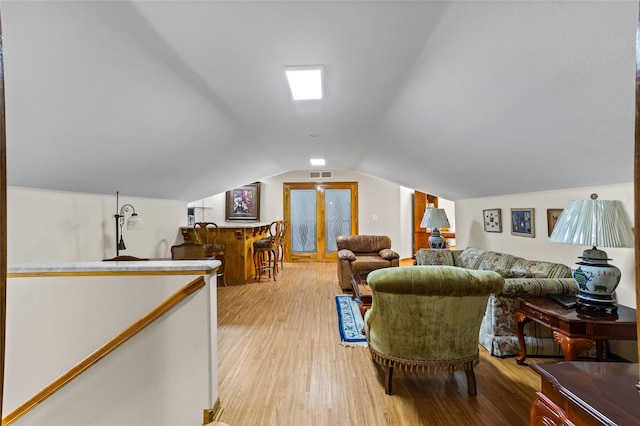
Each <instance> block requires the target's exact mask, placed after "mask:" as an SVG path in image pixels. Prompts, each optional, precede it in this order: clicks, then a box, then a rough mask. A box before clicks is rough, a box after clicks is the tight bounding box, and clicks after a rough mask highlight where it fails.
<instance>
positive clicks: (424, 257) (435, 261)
mask: <svg viewBox="0 0 640 426" xmlns="http://www.w3.org/2000/svg"><path fill="white" fill-rule="evenodd" d="M454 262H455V260H454V257H453V253H452V252H451V250H447V249H420V250H418V251H417V253H416V264H417V265H445V266H455V263H454Z"/></svg>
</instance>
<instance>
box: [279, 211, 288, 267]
mask: <svg viewBox="0 0 640 426" xmlns="http://www.w3.org/2000/svg"><path fill="white" fill-rule="evenodd" d="M288 229H289V222H287V221H286V220H282V221H280V232H279V233H278V256H279V257H280V269H284V264H283V262H284V254H285V250H286V247H287V231H288Z"/></svg>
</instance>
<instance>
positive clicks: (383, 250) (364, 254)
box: [336, 235, 400, 290]
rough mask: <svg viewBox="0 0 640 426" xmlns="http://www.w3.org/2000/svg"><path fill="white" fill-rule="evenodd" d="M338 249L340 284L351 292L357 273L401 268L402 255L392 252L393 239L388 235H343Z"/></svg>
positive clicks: (338, 238)
mask: <svg viewBox="0 0 640 426" xmlns="http://www.w3.org/2000/svg"><path fill="white" fill-rule="evenodd" d="M336 245H337V247H338V283H339V284H340V287H341V288H342V289H343V290H351V288H352V287H351V277H352V276H353V274H354V273H357V272H369V271H373V270H375V269H381V268H389V267H392V266H399V264H400V255H399V254H398V253H396V252H395V251H393V250H391V238H389V237H388V236H386V235H341V236H338V237H336Z"/></svg>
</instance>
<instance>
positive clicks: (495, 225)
mask: <svg viewBox="0 0 640 426" xmlns="http://www.w3.org/2000/svg"><path fill="white" fill-rule="evenodd" d="M482 217H483V219H484V220H483V221H484V231H485V232H502V211H501V210H500V209H487V210H482Z"/></svg>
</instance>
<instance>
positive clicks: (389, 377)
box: [384, 367, 393, 395]
mask: <svg viewBox="0 0 640 426" xmlns="http://www.w3.org/2000/svg"><path fill="white" fill-rule="evenodd" d="M392 380H393V367H389V368H387V377H385V380H384V393H385V394H387V395H391V392H392V389H391V382H392Z"/></svg>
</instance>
